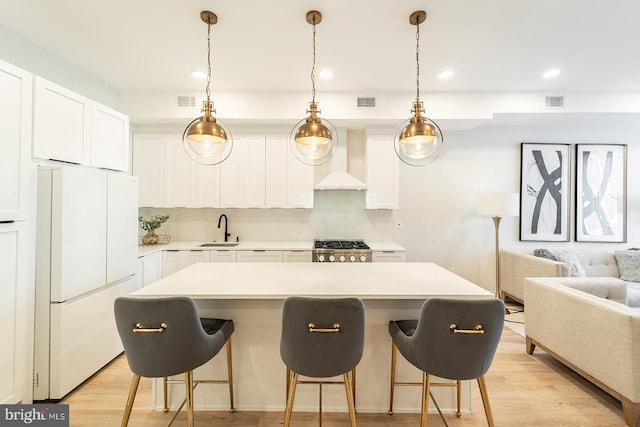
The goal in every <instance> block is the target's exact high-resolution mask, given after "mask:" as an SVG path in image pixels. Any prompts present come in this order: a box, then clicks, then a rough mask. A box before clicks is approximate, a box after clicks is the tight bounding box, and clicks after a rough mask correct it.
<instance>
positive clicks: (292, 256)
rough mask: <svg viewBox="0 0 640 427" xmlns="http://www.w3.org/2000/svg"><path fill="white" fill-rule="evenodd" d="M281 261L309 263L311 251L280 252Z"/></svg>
mask: <svg viewBox="0 0 640 427" xmlns="http://www.w3.org/2000/svg"><path fill="white" fill-rule="evenodd" d="M282 261H284V262H311V251H307V250H294V251H282Z"/></svg>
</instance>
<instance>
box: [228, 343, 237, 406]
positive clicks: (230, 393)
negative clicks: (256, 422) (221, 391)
mask: <svg viewBox="0 0 640 427" xmlns="http://www.w3.org/2000/svg"><path fill="white" fill-rule="evenodd" d="M227 373H228V375H229V377H228V378H229V402H230V409H229V411H230V412H235V411H236V408H235V406H234V404H233V363H232V360H231V337H229V339H228V340H227Z"/></svg>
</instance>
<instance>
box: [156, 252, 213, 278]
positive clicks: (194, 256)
mask: <svg viewBox="0 0 640 427" xmlns="http://www.w3.org/2000/svg"><path fill="white" fill-rule="evenodd" d="M209 259H210V258H209V251H204V250H191V251H176V250H168V251H164V252H163V256H162V277H165V276H168V275H170V274H173V273H175V272H176V271H179V270H182V269H183V268H186V267H188V266H190V265H191V264H195V263H197V262H209Z"/></svg>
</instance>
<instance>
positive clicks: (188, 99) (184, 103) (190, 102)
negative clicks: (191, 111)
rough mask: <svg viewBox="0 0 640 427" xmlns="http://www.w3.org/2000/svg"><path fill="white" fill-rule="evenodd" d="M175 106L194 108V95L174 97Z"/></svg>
mask: <svg viewBox="0 0 640 427" xmlns="http://www.w3.org/2000/svg"><path fill="white" fill-rule="evenodd" d="M176 107H178V108H196V97H195V96H180V95H178V96H177V97H176Z"/></svg>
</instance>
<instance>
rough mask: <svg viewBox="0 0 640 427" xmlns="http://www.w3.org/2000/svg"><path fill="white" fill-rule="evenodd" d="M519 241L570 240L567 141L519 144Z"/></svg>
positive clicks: (568, 156)
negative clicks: (562, 142) (561, 142)
mask: <svg viewBox="0 0 640 427" xmlns="http://www.w3.org/2000/svg"><path fill="white" fill-rule="evenodd" d="M520 154H521V163H520V164H521V171H520V240H532V241H549V242H551V241H555V242H562V241H568V240H569V188H570V187H569V185H570V178H569V177H570V156H571V145H569V144H531V143H522V144H521V151H520Z"/></svg>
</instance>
